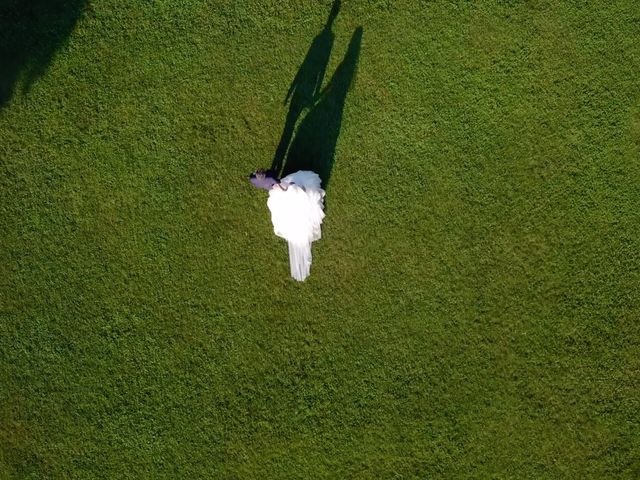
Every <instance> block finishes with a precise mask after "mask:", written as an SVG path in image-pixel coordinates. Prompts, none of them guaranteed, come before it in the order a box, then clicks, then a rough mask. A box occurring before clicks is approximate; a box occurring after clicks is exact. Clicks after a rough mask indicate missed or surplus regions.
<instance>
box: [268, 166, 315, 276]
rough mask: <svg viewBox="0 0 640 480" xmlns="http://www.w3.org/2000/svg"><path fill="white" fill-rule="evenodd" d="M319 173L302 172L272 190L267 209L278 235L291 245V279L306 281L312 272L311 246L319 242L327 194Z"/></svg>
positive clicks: (281, 182)
mask: <svg viewBox="0 0 640 480" xmlns="http://www.w3.org/2000/svg"><path fill="white" fill-rule="evenodd" d="M320 184H321V180H320V177H319V176H318V174H317V173H314V172H310V171H304V170H301V171H298V172H295V173H292V174H291V175H287V176H286V177H284V178H283V179H282V180H280V186H275V187H273V188H272V189H271V190H269V200H268V201H267V205H268V207H269V210H270V211H271V222H272V223H273V230H274V232H275V234H276V235H277V236H279V237H281V238H284V239H285V240H286V241H287V242H288V243H289V265H290V267H291V276H292V277H293V278H295V279H296V280H298V281H303V280H304V279H305V278H307V277H308V276H309V272H310V270H311V260H312V257H311V243H312V242H315V241H316V240H319V239H320V237H321V235H322V233H321V229H320V226H321V224H322V219H323V218H324V210H323V208H324V194H325V193H324V190H322V188H321V187H320Z"/></svg>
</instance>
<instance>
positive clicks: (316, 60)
mask: <svg viewBox="0 0 640 480" xmlns="http://www.w3.org/2000/svg"><path fill="white" fill-rule="evenodd" d="M339 12H340V0H334V2H333V5H332V7H331V12H330V13H329V17H328V18H327V22H326V23H325V25H324V28H323V29H322V31H321V32H320V33H319V34H318V35H316V37H315V38H314V39H313V41H312V42H311V45H310V46H309V50H307V54H306V55H305V57H304V60H303V61H302V65H300V68H299V69H298V73H296V76H295V77H294V78H293V81H292V82H291V86H290V87H289V91H288V92H287V95H286V97H285V99H284V102H285V104H286V103H287V102H289V113H288V114H287V119H286V120H285V123H284V129H283V131H282V135H281V136H280V142H279V143H278V148H277V149H276V153H275V155H274V157H273V162H272V164H271V170H273V171H274V172H278V173H280V171H281V170H282V164H283V161H284V159H285V156H286V154H287V149H288V148H289V144H290V143H291V139H292V137H293V132H294V130H295V128H296V123H297V122H298V120H299V118H300V115H301V114H302V113H303V112H304V111H305V110H306V109H308V108H311V107H312V106H313V104H314V103H315V101H316V100H317V98H318V95H319V94H320V88H321V87H322V82H323V81H324V76H325V73H326V71H327V64H328V63H329V57H330V56H331V49H332V48H333V41H334V38H335V35H334V33H333V30H332V28H333V22H334V20H335V19H336V17H337V16H338V13H339Z"/></svg>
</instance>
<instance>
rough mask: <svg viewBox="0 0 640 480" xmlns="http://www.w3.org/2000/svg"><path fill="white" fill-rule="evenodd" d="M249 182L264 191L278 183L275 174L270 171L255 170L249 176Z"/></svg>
mask: <svg viewBox="0 0 640 480" xmlns="http://www.w3.org/2000/svg"><path fill="white" fill-rule="evenodd" d="M249 181H250V182H251V183H252V184H253V186H254V187H257V188H264V189H265V190H271V188H272V187H273V186H274V185H277V184H278V183H280V180H278V177H277V176H276V174H275V173H274V172H272V171H270V170H267V171H264V170H256V171H255V172H253V173H252V174H251V175H249Z"/></svg>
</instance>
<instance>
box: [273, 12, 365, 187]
mask: <svg viewBox="0 0 640 480" xmlns="http://www.w3.org/2000/svg"><path fill="white" fill-rule="evenodd" d="M339 11H340V0H335V1H334V2H333V6H332V8H331V12H330V13H329V17H328V19H327V22H326V24H325V25H324V28H323V29H322V31H321V32H320V33H319V34H318V35H316V37H315V38H314V39H313V42H311V46H310V47H309V50H308V51H307V54H306V56H305V58H304V61H303V62H302V65H301V66H300V68H299V69H298V72H297V74H296V76H295V77H294V79H293V81H292V82H291V86H290V87H289V91H288V92H287V95H286V97H285V103H286V102H287V101H288V102H289V112H288V114H287V118H286V120H285V125H284V129H283V131H282V135H281V137H280V142H279V143H278V147H277V149H276V153H275V156H274V158H273V162H272V164H271V170H272V171H273V172H275V173H276V174H277V175H282V176H285V175H288V174H289V173H293V172H296V171H298V170H312V171H314V172H316V173H317V174H318V175H320V178H321V179H322V184H323V187H324V188H325V189H326V188H327V185H328V183H329V178H330V176H331V170H332V168H333V163H334V159H335V149H336V144H337V141H338V136H339V135H340V127H341V125H342V114H343V111H344V104H345V100H346V98H347V93H348V92H349V89H350V88H351V85H352V83H353V80H354V77H355V72H356V67H357V64H358V58H359V56H360V44H361V41H362V31H363V30H362V27H358V28H356V30H355V31H354V33H353V35H352V37H351V41H350V43H349V47H348V48H347V52H346V54H345V56H344V58H343V59H342V62H341V63H340V65H339V66H338V67H337V68H336V71H335V73H334V74H333V76H332V78H331V80H330V81H329V82H328V83H327V85H326V86H325V87H324V89H323V88H322V84H323V81H324V78H325V74H326V70H327V65H328V63H329V57H330V55H331V50H332V48H333V42H334V38H335V35H334V33H333V30H332V28H333V23H334V20H335V19H336V17H337V16H338V13H339ZM305 112H306V115H305V116H304V118H302V120H301V121H299V120H300V118H301V117H302V116H303V114H304V113H305ZM296 126H297V128H296Z"/></svg>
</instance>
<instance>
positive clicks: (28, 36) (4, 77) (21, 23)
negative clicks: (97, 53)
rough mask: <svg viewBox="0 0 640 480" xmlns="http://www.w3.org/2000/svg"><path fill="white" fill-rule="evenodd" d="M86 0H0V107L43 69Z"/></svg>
mask: <svg viewBox="0 0 640 480" xmlns="http://www.w3.org/2000/svg"><path fill="white" fill-rule="evenodd" d="M86 4H87V0H0V108H2V107H4V106H5V105H6V104H7V103H8V102H9V100H10V99H11V97H12V96H13V94H14V92H15V91H16V90H17V88H18V85H19V84H20V85H21V86H22V88H23V90H24V91H25V92H28V91H29V89H30V88H31V85H32V84H33V82H34V81H35V80H37V79H38V77H40V76H41V75H42V74H43V73H44V72H45V71H46V69H47V67H48V66H49V64H50V63H51V60H52V59H53V57H54V56H55V53H56V51H57V50H58V49H59V48H60V47H61V46H62V45H63V44H64V42H65V41H66V39H67V37H68V36H69V35H70V34H71V32H72V31H73V28H74V27H75V25H76V23H77V21H78V19H79V18H80V16H81V15H82V12H83V11H84V8H85V6H86Z"/></svg>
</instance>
